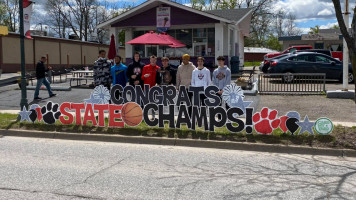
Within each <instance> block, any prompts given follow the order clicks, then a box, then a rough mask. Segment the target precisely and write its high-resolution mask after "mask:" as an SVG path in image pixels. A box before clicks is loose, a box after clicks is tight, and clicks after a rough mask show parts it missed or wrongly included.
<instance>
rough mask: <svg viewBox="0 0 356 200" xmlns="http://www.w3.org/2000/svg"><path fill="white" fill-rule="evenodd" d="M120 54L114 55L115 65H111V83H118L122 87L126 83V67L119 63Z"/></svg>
mask: <svg viewBox="0 0 356 200" xmlns="http://www.w3.org/2000/svg"><path fill="white" fill-rule="evenodd" d="M121 59H122V58H121V56H116V57H115V65H114V66H112V67H111V76H112V79H113V80H112V84H113V85H116V84H120V85H121V86H122V87H123V88H124V87H125V86H126V83H127V76H126V72H127V67H126V66H125V65H124V64H122V63H121Z"/></svg>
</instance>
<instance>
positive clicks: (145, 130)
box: [0, 114, 356, 149]
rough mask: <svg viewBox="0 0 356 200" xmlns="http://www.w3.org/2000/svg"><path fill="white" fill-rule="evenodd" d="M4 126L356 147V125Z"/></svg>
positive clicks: (2, 117) (2, 124) (0, 123)
mask: <svg viewBox="0 0 356 200" xmlns="http://www.w3.org/2000/svg"><path fill="white" fill-rule="evenodd" d="M0 128H1V129H22V130H39V131H51V132H53V131H55V132H71V133H96V134H117V135H125V136H144V137H167V138H180V139H200V140H219V141H234V142H244V143H265V144H282V145H303V146H311V147H326V148H338V149H340V148H347V149H356V127H352V128H351V127H343V126H335V128H334V130H333V132H332V133H331V135H318V134H315V135H309V134H307V133H303V134H300V135H291V134H290V133H289V132H287V133H284V132H283V131H282V130H281V129H279V128H278V129H276V130H274V132H273V133H272V134H271V135H260V134H257V133H256V132H254V133H253V134H245V133H244V132H242V133H230V132H229V131H228V130H227V129H226V128H225V127H223V128H216V129H215V132H208V131H204V130H203V129H202V128H197V130H190V129H188V128H187V127H186V126H182V127H181V128H180V129H171V128H168V124H166V126H165V128H158V127H149V126H147V125H146V124H145V123H144V122H142V123H141V124H140V125H138V126H137V127H125V128H108V127H96V126H91V125H90V124H89V125H88V126H81V125H75V124H71V125H62V124H60V123H59V122H58V121H57V122H56V124H54V125H47V124H44V123H43V122H36V123H30V122H19V121H18V120H17V115H14V114H0Z"/></svg>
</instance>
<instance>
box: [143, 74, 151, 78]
mask: <svg viewBox="0 0 356 200" xmlns="http://www.w3.org/2000/svg"><path fill="white" fill-rule="evenodd" d="M150 75H151V74H145V75H144V76H143V77H145V78H148V77H150Z"/></svg>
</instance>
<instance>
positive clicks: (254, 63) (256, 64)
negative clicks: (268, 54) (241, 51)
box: [244, 61, 262, 67]
mask: <svg viewBox="0 0 356 200" xmlns="http://www.w3.org/2000/svg"><path fill="white" fill-rule="evenodd" d="M261 62H262V61H252V62H245V63H244V66H245V67H248V66H260V63H261Z"/></svg>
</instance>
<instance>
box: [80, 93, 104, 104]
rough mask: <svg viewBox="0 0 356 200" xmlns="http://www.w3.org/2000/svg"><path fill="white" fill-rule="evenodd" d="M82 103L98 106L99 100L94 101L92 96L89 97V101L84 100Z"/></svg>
mask: <svg viewBox="0 0 356 200" xmlns="http://www.w3.org/2000/svg"><path fill="white" fill-rule="evenodd" d="M84 102H85V103H87V104H92V105H94V104H99V103H100V102H101V99H96V98H95V97H94V95H93V94H91V95H90V99H84Z"/></svg>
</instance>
